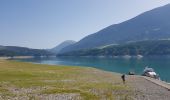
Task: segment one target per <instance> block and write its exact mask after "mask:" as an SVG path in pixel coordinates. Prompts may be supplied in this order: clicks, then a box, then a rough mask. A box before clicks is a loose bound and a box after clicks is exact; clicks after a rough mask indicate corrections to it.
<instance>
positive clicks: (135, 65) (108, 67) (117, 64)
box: [19, 56, 170, 82]
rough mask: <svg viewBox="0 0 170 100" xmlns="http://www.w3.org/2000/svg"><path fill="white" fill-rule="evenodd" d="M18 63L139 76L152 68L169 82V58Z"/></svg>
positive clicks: (76, 58) (82, 59)
mask: <svg viewBox="0 0 170 100" xmlns="http://www.w3.org/2000/svg"><path fill="white" fill-rule="evenodd" d="M19 61H24V62H33V63H40V64H50V65H72V66H84V67H94V68H97V69H102V70H105V71H111V72H118V73H122V74H127V73H128V72H129V71H133V72H135V73H136V74H138V75H141V74H142V72H143V69H144V68H145V67H146V66H149V67H152V68H153V69H154V70H155V72H156V73H157V74H159V76H160V77H161V80H164V81H167V82H170V56H152V57H143V58H140V59H137V58H129V59H126V58H97V57H57V58H31V59H20V60H19Z"/></svg>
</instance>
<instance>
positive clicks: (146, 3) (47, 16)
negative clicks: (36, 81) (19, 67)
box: [0, 0, 170, 48]
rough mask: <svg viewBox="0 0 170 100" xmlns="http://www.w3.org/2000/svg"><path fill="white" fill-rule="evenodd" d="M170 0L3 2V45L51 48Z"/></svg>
mask: <svg viewBox="0 0 170 100" xmlns="http://www.w3.org/2000/svg"><path fill="white" fill-rule="evenodd" d="M168 3H170V0H0V45H12V46H24V47H30V48H52V47H54V46H56V45H58V44H59V43H61V42H63V41H65V40H75V41H79V40H80V39H82V38H83V37H84V36H87V35H89V34H92V33H95V32H97V31H99V30H101V29H103V28H105V27H107V26H109V25H112V24H117V23H120V22H123V21H125V20H128V19H130V18H133V17H135V16H137V15H138V14H140V13H142V12H145V11H148V10H151V9H153V8H156V7H159V6H163V5H166V4H168Z"/></svg>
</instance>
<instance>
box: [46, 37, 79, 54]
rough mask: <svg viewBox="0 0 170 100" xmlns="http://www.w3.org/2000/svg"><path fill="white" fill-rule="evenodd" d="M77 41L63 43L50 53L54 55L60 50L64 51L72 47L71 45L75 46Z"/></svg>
mask: <svg viewBox="0 0 170 100" xmlns="http://www.w3.org/2000/svg"><path fill="white" fill-rule="evenodd" d="M75 43H76V41H73V40H66V41H64V42H62V43H61V44H59V45H58V46H56V47H54V48H52V49H50V50H49V51H51V52H53V53H59V52H60V50H62V49H63V48H65V47H67V46H70V45H73V44H75Z"/></svg>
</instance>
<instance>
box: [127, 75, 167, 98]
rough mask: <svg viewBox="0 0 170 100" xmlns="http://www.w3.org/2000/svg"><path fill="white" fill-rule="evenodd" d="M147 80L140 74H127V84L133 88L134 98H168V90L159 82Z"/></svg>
mask: <svg viewBox="0 0 170 100" xmlns="http://www.w3.org/2000/svg"><path fill="white" fill-rule="evenodd" d="M154 82H157V80H156V81H155V80H154V81H151V80H148V79H146V78H143V77H141V76H127V84H128V85H130V86H131V87H133V88H134V91H135V94H134V95H135V97H134V100H170V91H169V89H167V88H166V87H163V86H161V84H163V83H161V82H158V83H159V84H156V83H154Z"/></svg>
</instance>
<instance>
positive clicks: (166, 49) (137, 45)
mask: <svg viewBox="0 0 170 100" xmlns="http://www.w3.org/2000/svg"><path fill="white" fill-rule="evenodd" d="M125 55H130V56H137V55H144V56H150V55H152V56H153V55H170V40H147V41H139V42H133V43H126V44H121V45H112V46H107V47H104V48H95V49H86V50H79V51H72V52H67V53H64V54H59V55H58V56H109V57H110V56H125Z"/></svg>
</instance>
